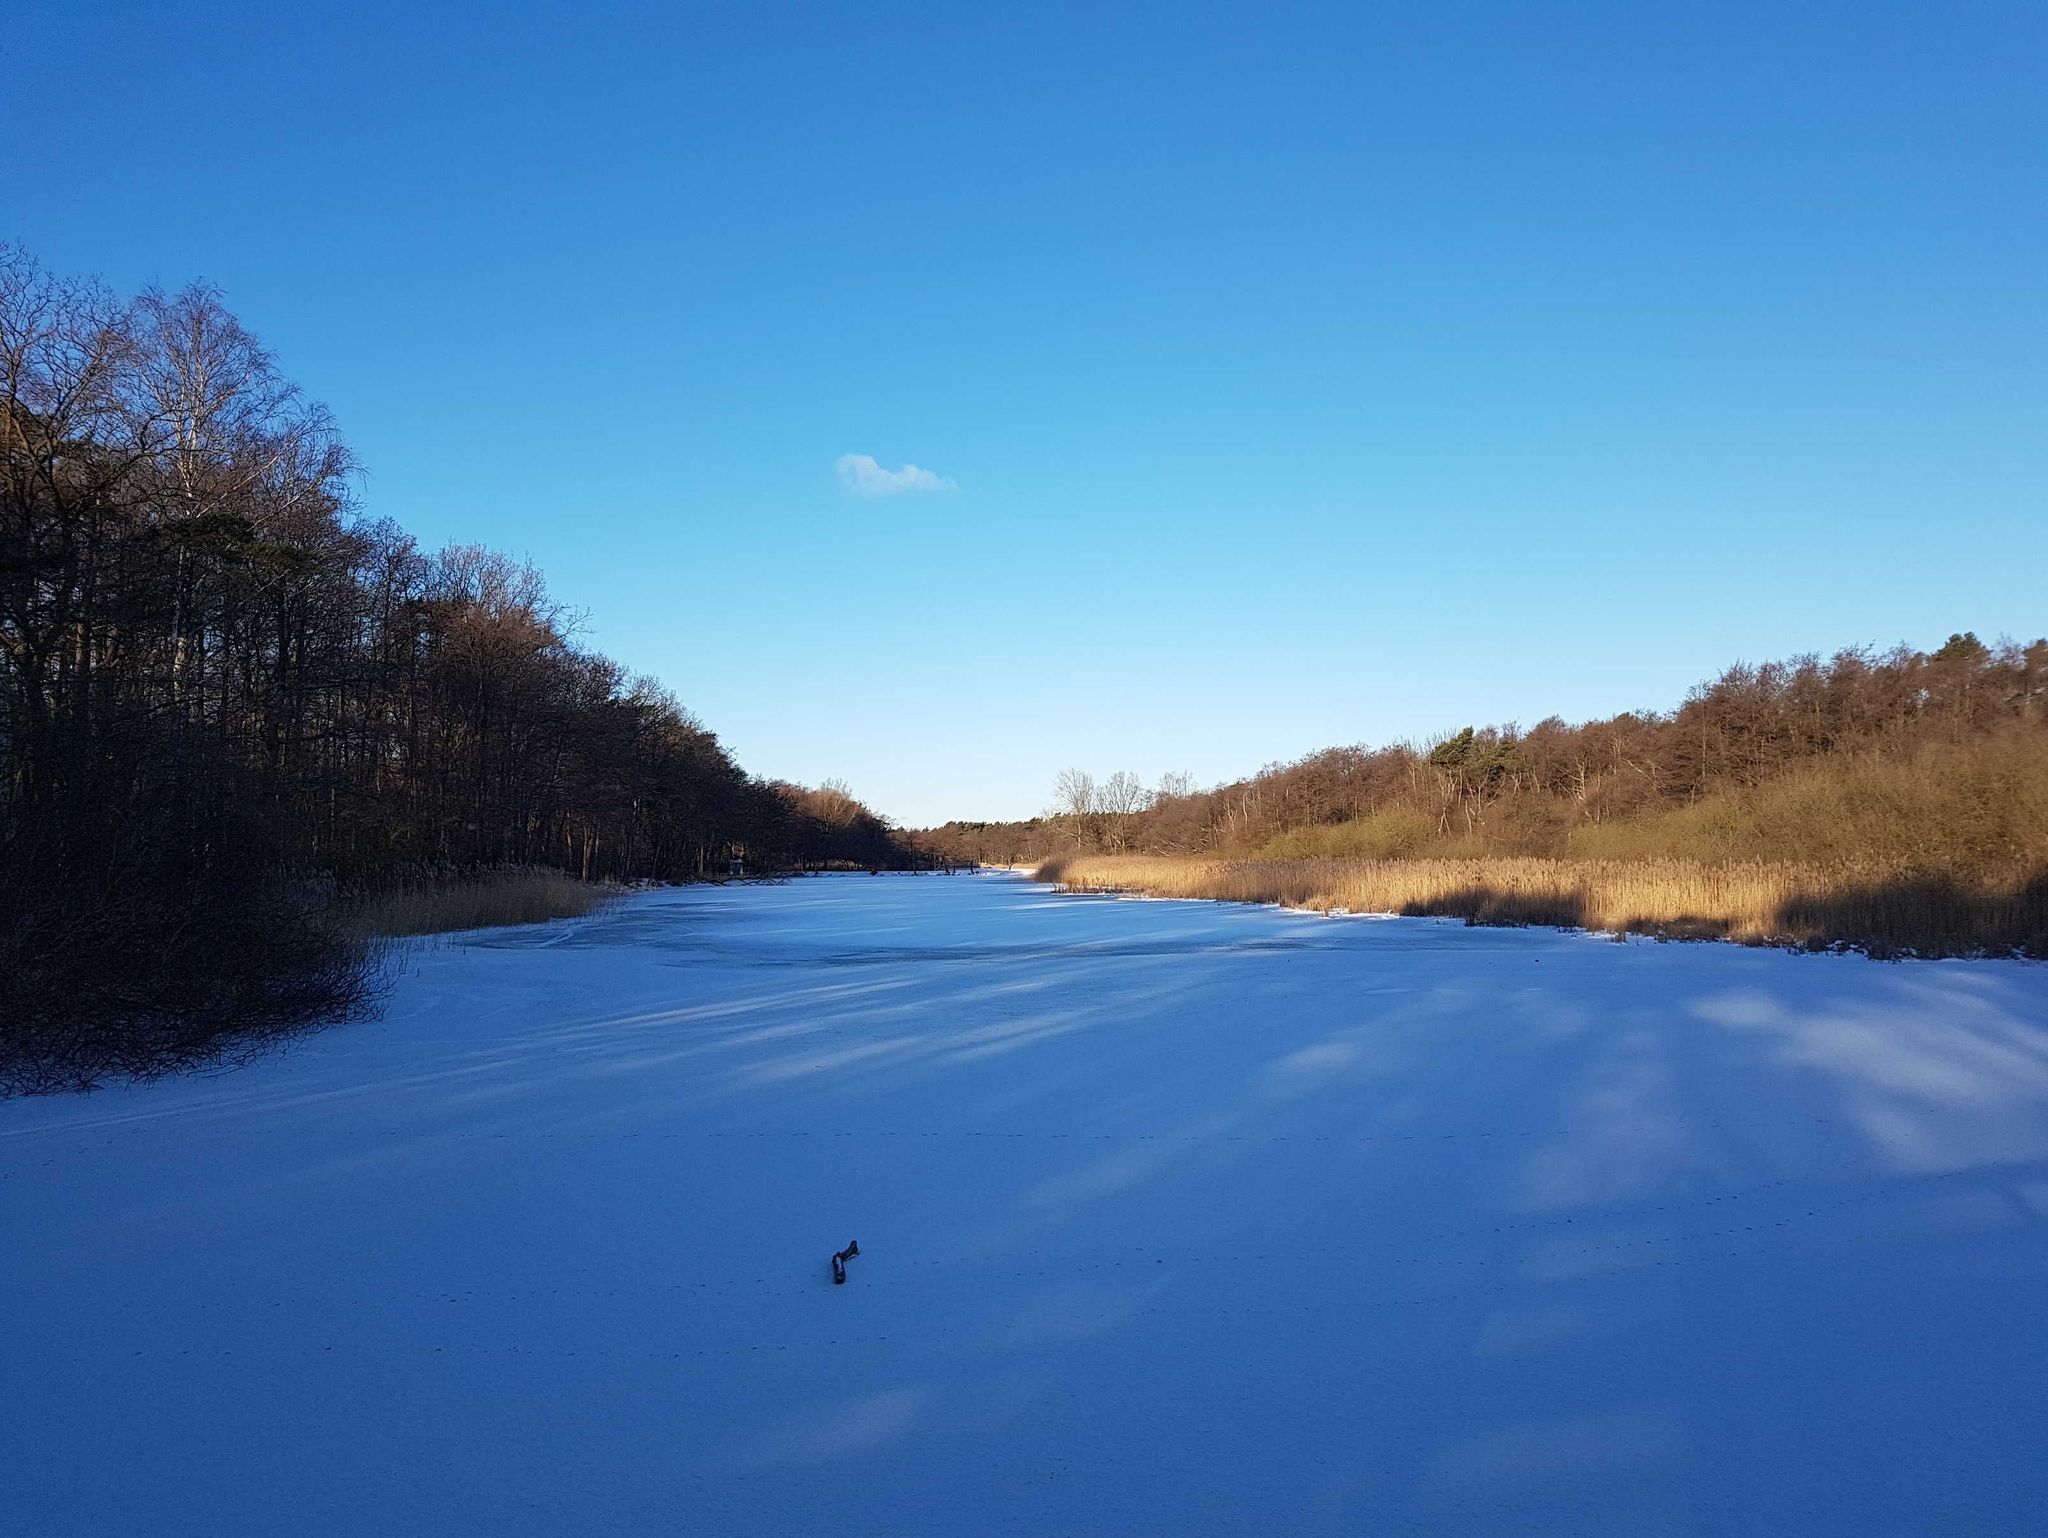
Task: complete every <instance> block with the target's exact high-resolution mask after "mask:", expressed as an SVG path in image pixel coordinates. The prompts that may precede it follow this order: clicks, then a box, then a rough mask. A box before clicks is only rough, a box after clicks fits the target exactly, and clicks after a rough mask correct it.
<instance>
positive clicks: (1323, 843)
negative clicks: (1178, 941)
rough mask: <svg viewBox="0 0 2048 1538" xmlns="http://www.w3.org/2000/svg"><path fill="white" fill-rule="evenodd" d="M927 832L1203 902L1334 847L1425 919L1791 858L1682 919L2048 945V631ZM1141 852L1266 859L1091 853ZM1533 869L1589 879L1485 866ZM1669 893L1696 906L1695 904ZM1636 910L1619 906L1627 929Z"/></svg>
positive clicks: (1841, 662) (1130, 784)
mask: <svg viewBox="0 0 2048 1538" xmlns="http://www.w3.org/2000/svg"><path fill="white" fill-rule="evenodd" d="M922 837H924V838H925V839H926V840H927V841H928V842H929V843H930V844H931V846H932V847H933V848H934V849H936V850H939V851H941V852H943V853H944V854H946V855H948V856H950V857H953V858H971V859H978V860H982V861H985V862H989V863H994V864H1004V865H1015V864H1043V863H1044V862H1047V861H1055V862H1065V864H1064V865H1062V866H1061V867H1060V868H1061V869H1063V870H1065V871H1067V872H1069V873H1072V872H1074V871H1085V870H1092V871H1093V872H1094V875H1093V877H1092V878H1090V879H1096V880H1100V881H1102V882H1104V883H1105V884H1138V885H1142V886H1144V888H1145V889H1147V890H1159V891H1165V890H1172V891H1178V892H1181V893H1183V895H1216V894H1219V893H1222V892H1225V891H1227V892H1229V893H1231V894H1236V895H1247V896H1253V895H1260V894H1266V893H1272V894H1282V895H1285V896H1286V900H1298V901H1310V900H1316V901H1327V902H1336V901H1338V900H1339V899H1338V898H1336V897H1333V896H1331V893H1332V892H1333V891H1334V890H1335V881H1334V875H1333V872H1331V871H1330V870H1327V869H1324V868H1322V866H1321V864H1319V862H1333V861H1345V862H1352V864H1353V865H1359V864H1376V865H1385V866H1388V867H1389V868H1387V869H1375V870H1373V871H1369V872H1368V871H1364V870H1362V869H1349V870H1347V872H1346V873H1345V874H1344V877H1343V881H1344V889H1345V891H1346V892H1347V893H1350V894H1352V897H1351V898H1350V899H1349V900H1355V901H1359V902H1372V903H1379V902H1383V901H1391V900H1392V899H1389V898H1386V897H1384V896H1381V897H1375V896H1372V895H1370V894H1374V893H1380V894H1386V893H1394V892H1398V893H1413V894H1414V895H1412V896H1406V897H1402V898H1401V899H1400V901H1401V902H1404V903H1412V904H1416V905H1418V906H1416V908H1415V911H1427V912H1468V913H1479V912H1482V911H1491V910H1488V909H1487V904H1486V901H1485V897H1486V893H1487V892H1491V891H1494V890H1495V888H1498V889H1499V890H1500V891H1501V892H1505V891H1506V890H1507V889H1508V888H1509V887H1514V888H1515V889H1516V890H1518V891H1522V892H1524V893H1525V894H1526V893H1529V892H1535V891H1539V890H1540V891H1541V892H1542V893H1544V894H1547V895H1544V896H1543V897H1542V898H1541V899H1540V901H1539V900H1535V899H1530V900H1529V901H1523V900H1520V899H1517V900H1516V901H1506V900H1505V899H1504V900H1503V902H1502V903H1501V904H1499V905H1497V906H1498V909H1499V911H1500V912H1501V913H1502V914H1504V915H1514V914H1520V915H1523V916H1527V915H1529V914H1531V913H1534V912H1537V911H1541V912H1543V913H1546V914H1550V915H1553V916H1555V915H1558V914H1567V915H1568V914H1570V913H1571V912H1573V911H1574V905H1578V906H1579V907H1583V906H1584V905H1585V904H1586V903H1587V902H1593V903H1594V904H1595V906H1600V905H1601V903H1602V902H1603V901H1604V899H1600V898H1598V897H1597V895H1596V896H1590V897H1589V896H1588V895H1587V892H1586V890H1585V883H1586V882H1587V881H1588V880H1590V879H1591V874H1592V871H1593V868H1594V867H1595V866H1598V867H1600V868H1601V869H1602V870H1604V871H1607V872H1609V874H1608V875H1606V876H1604V877H1603V878H1602V879H1603V881H1604V882H1605V883H1606V888H1608V889H1612V888H1614V886H1615V883H1616V882H1618V881H1620V880H1621V868H1623V867H1633V868H1636V870H1635V874H1634V875H1633V876H1632V877H1629V879H1628V881H1627V883H1626V885H1627V886H1628V888H1629V895H1628V897H1627V899H1626V902H1627V903H1630V904H1640V903H1641V902H1642V901H1643V900H1644V899H1643V891H1642V889H1643V887H1644V880H1643V872H1642V871H1641V869H1640V867H1643V866H1645V865H1648V864H1652V863H1656V864H1660V865H1664V866H1678V867H1683V870H1682V871H1679V872H1677V873H1673V874H1669V875H1668V879H1665V880H1664V881H1663V882H1662V883H1661V884H1662V886H1663V887H1665V888H1668V889H1672V890H1676V889H1678V888H1683V889H1684V891H1685V892H1686V894H1687V895H1686V897H1685V899H1684V902H1685V903H1686V904H1694V905H1696V904H1697V902H1698V896H1697V888H1698V882H1697V881H1696V880H1695V877H1694V874H1693V872H1694V871H1695V868H1698V867H1705V868H1710V869H1711V868H1724V867H1731V866H1735V865H1754V866H1771V867H1775V868H1777V873H1776V874H1774V875H1771V876H1769V877H1768V878H1765V877H1758V878H1756V879H1754V880H1749V887H1750V888H1754V890H1749V891H1746V892H1745V895H1744V896H1743V897H1742V898H1741V899H1740V900H1739V902H1735V906H1736V907H1740V908H1741V910H1742V912H1741V914H1740V915H1737V914H1736V913H1734V912H1733V911H1732V909H1731V910H1730V911H1725V912H1724V911H1720V910H1719V909H1718V908H1717V909H1715V910H1714V911H1705V912H1694V911H1691V910H1690V909H1686V911H1684V912H1683V913H1679V914H1678V916H1679V917H1681V918H1683V919H1684V920H1685V922H1687V923H1692V924H1695V925H1696V926H1698V927H1702V928H1703V932H1714V930H1715V926H1720V932H1738V931H1739V932H1742V933H1745V934H1753V935H1754V936H1755V937H1758V938H1777V937H1779V936H1780V934H1781V933H1782V934H1789V935H1791V936H1793V937H1795V938H1799V939H1801V940H1805V941H1826V940H1830V939H1845V938H1847V939H1855V938H1857V926H1859V925H1861V926H1863V931H1862V932H1863V933H1865V934H1867V935H1876V934H1879V933H1882V934H1884V935H1888V936H1892V937H1893V939H1892V940H1890V941H1887V942H1886V943H1896V944H1900V945H1905V944H1911V943H1914V939H1913V937H1915V936H1934V937H1936V938H1925V939H1922V940H1921V941H1920V942H1919V943H1921V944H1922V945H1923V946H1933V947H1939V948H1943V949H1946V950H1948V951H1967V950H1968V949H1970V948H1971V947H1972V945H1973V943H1974V942H1973V941H1972V940H1971V938H1970V937H1971V936H1980V937H1981V938H1982V944H1983V947H1984V948H1992V949H2035V950H2038V948H2039V944H2040V940H2039V935H2040V932H2041V931H2042V929H2043V927H2044V926H2043V921H2042V918H2041V914H2042V912H2043V911H2048V641H2041V640H2035V641H2031V642H2027V643H2024V644H2022V643H2014V642H2009V641H2001V642H1998V643H1996V644H1992V645H1987V644H1985V643H1984V642H1982V641H1980V640H1979V639H1978V638H1977V637H1976V636H1975V635H1974V634H1971V633H1967V632H1965V633H1960V634H1956V635H1952V636H1951V637H1949V639H1948V640H1947V642H1946V643H1944V644H1943V645H1941V646H1939V647H1937V648H1935V649H1934V650H1932V651H1916V650H1912V649H1910V648H1907V647H1904V646H1900V647H1896V648H1894V649H1892V650H1890V651H1884V652H1879V651H1876V650H1873V649H1870V648H1867V647H1856V648H1850V649H1847V650H1844V651H1840V652H1837V653H1836V654H1835V655H1834V656H1832V657H1830V658H1826V659H1822V658H1819V657H1813V656H1807V657H1796V658H1792V659H1790V660H1789V661H1784V662H1772V663H1765V664H1763V665H1761V666H1749V665H1738V666H1736V667H1732V668H1729V669H1728V670H1727V671H1726V672H1724V673H1722V674H1721V675H1720V676H1719V677H1718V678H1715V679H1713V680H1712V681H1711V682H1708V683H1705V684H1702V685H1700V686H1699V687H1698V688H1696V689H1694V690H1693V691H1692V692H1691V693H1690V694H1689V695H1688V696H1687V698H1686V699H1685V700H1684V702H1683V703H1681V704H1680V705H1679V706H1678V707H1677V708H1676V709H1674V710H1671V711H1669V712H1657V711H1634V712H1627V713H1624V714H1622V715H1618V716H1614V717H1611V718H1609V719H1606V720H1599V721H1591V722H1587V723H1584V724H1582V725H1577V726H1573V725H1569V724H1567V723H1566V722H1564V721H1562V720H1560V719H1558V718H1556V717H1550V718H1548V719H1545V720H1543V721H1541V722H1539V723H1538V724H1537V725H1535V726H1533V727H1531V728H1529V729H1528V730H1526V731H1525V730H1521V729H1519V728H1517V727H1515V726H1499V727H1486V728H1473V727H1465V728H1462V729H1460V730H1458V731H1457V732H1455V733H1451V734H1449V735H1446V736H1444V737H1441V738H1439V739H1437V740H1436V741H1434V742H1431V743H1426V744H1421V745H1412V744H1397V745H1395V746H1392V747H1385V748H1377V749H1374V748H1365V747H1345V748H1329V749H1326V750H1324V751H1322V752H1319V753H1312V754H1309V755H1308V756H1307V757H1305V758H1302V759H1299V760H1297V761H1295V762H1293V763H1285V764H1275V765H1271V766H1268V767H1267V768H1265V769H1263V770H1261V771H1260V772H1259V773H1258V774H1255V775H1252V776H1250V777H1249V778H1246V779H1243V780H1239V781H1236V782H1234V783H1232V784H1228V785H1223V786H1219V787H1217V788H1215V789H1213V790H1195V789H1193V788H1192V787H1190V786H1189V785H1188V784H1187V783H1186V778H1185V776H1173V777H1170V778H1169V780H1168V781H1167V782H1165V783H1163V784H1162V785H1161V786H1160V787H1159V788H1157V789H1154V790H1149V791H1148V790H1146V789H1145V788H1144V787H1142V786H1141V785H1139V784H1138V782H1137V781H1136V779H1135V777H1133V776H1130V775H1128V774H1120V775H1116V776H1112V777H1111V778H1110V779H1108V780H1105V781H1102V782H1100V783H1098V782H1097V781H1095V780H1094V779H1093V777H1092V776H1090V775H1088V774H1086V773H1085V772H1082V771H1080V770H1068V771H1067V772H1065V773H1064V774H1062V775H1061V776H1060V779H1059V783H1058V786H1057V789H1056V805H1055V807H1054V809H1053V810H1052V811H1050V812H1048V813H1047V814H1046V815H1045V816H1043V817H1039V818H1034V819H1031V820H1029V821H1025V822H1011V823H964V822H956V823H951V824H948V825H947V826H945V827H943V828H939V829H934V830H932V831H930V832H928V833H926V834H924V835H922ZM1122 856H1177V857H1182V858H1183V859H1186V858H1190V857H1197V856H1200V857H1213V858H1214V859H1220V860H1226V861H1235V862H1239V863H1240V864H1246V863H1250V864H1261V865H1263V866H1266V867H1269V868H1267V869H1264V870H1262V871H1260V872H1257V873H1253V872H1249V871H1247V870H1243V869H1240V870H1235V871H1233V872H1231V873H1230V874H1229V875H1228V877H1227V878H1226V877H1225V876H1224V875H1222V874H1212V875H1210V876H1204V877H1195V876H1190V875H1188V874H1187V873H1186V872H1185V871H1182V872H1179V873H1177V874H1168V873H1167V872H1166V871H1165V869H1164V867H1159V866H1152V867H1143V868H1142V869H1143V871H1144V872H1145V874H1144V875H1143V879H1142V880H1140V877H1139V875H1138V874H1137V873H1138V872H1139V870H1140V869H1141V868H1140V867H1136V866H1126V867H1121V868H1120V869H1121V871H1122V874H1121V875H1114V874H1112V873H1111V868H1110V867H1106V866H1102V865H1094V866H1087V865H1085V864H1084V865H1076V864H1075V863H1074V862H1076V861H1077V860H1078V861H1082V862H1086V861H1087V860H1089V859H1091V858H1095V859H1100V858H1102V857H1112V858H1113V857H1122ZM1517 860H1519V861H1523V862H1531V861H1542V862H1563V863H1564V864H1567V865H1569V866H1571V867H1572V869H1571V870H1559V869H1548V870H1546V871H1544V872H1543V873H1542V874H1541V877H1540V879H1538V877H1537V875H1536V874H1534V870H1535V868H1534V867H1533V866H1531V865H1528V864H1526V863H1525V864H1524V865H1522V866H1518V867H1515V868H1513V869H1512V870H1508V869H1503V870H1502V871H1501V872H1499V873H1498V880H1496V881H1495V882H1494V884H1493V886H1492V887H1485V888H1484V890H1482V886H1483V883H1481V882H1480V879H1479V877H1480V872H1479V870H1478V866H1479V865H1480V864H1481V863H1483V862H1499V861H1517ZM1424 861H1430V862H1447V863H1440V864H1438V865H1437V866H1435V867H1434V868H1433V873H1432V874H1431V875H1430V876H1429V879H1428V880H1426V881H1424V880H1421V873H1420V872H1418V871H1416V870H1406V871H1400V872H1396V871H1394V870H1393V869H1392V868H1391V866H1392V865H1393V864H1395V863H1400V862H1409V863H1413V862H1424ZM1460 862H1463V863H1460ZM1282 865H1284V866H1287V867H1288V868H1287V869H1285V870H1282V869H1280V866H1282ZM1716 879H1721V878H1716ZM1745 879H1748V878H1745ZM1759 883H1761V885H1759ZM1726 884H1727V883H1726V881H1725V879H1721V885H1722V886H1725V885H1726ZM1850 890H1853V891H1858V892H1862V893H1864V894H1866V896H1868V897H1869V898H1870V901H1879V899H1882V902H1881V904H1880V905H1881V906H1884V907H1885V909H1886V911H1887V912H1890V911H1891V910H1892V909H1894V908H1897V909H1898V910H1899V913H1898V914H1897V915H1895V916H1894V917H1893V918H1890V919H1886V920H1885V921H1884V922H1883V923H1882V924H1877V925H1876V927H1874V928H1873V927H1872V925H1873V924H1874V923H1875V921H1872V920H1868V919H1866V918H1863V917H1855V918H1850V917H1843V918H1842V919H1840V921H1839V922H1837V921H1834V920H1830V919H1829V918H1828V917H1827V916H1826V913H1825V911H1824V910H1825V908H1826V902H1824V901H1823V899H1824V898H1826V897H1827V894H1831V893H1839V892H1842V891H1850ZM1717 891H1719V888H1717ZM1943 892H1947V893H1950V894H1952V897H1951V898H1948V899H1944V898H1942V897H1940V895H1939V894H1941V893H1943ZM1759 893H1769V894H1777V895H1775V896H1771V897H1770V900H1769V901H1768V902H1766V901H1765V898H1764V897H1763V896H1760V895H1758V894H1759ZM1559 894H1564V895H1559ZM1901 894H1911V895H1910V897H1908V896H1906V895H1901ZM1894 899H1896V900H1894ZM1269 900H1272V899H1269ZM1828 900H1830V901H1831V900H1832V899H1828ZM1616 901H1617V902H1620V901H1622V899H1620V898H1617V899H1616ZM1731 901H1734V900H1733V899H1731V898H1730V897H1728V895H1727V894H1726V893H1722V894H1721V895H1719V896H1716V897H1714V898H1713V899H1712V903H1713V904H1719V905H1720V907H1721V908H1728V906H1729V904H1730V902H1731ZM1859 901H1860V900H1859ZM1670 906H1673V908H1674V912H1677V909H1678V907H1679V906H1681V905H1679V903H1678V899H1677V898H1675V897H1674V898H1673V899H1672V903H1671V904H1670ZM1710 906H1711V904H1710ZM1868 906H1869V904H1868V903H1867V902H1866V903H1862V905H1861V906H1859V907H1857V908H1856V909H1855V913H1857V914H1862V913H1864V912H1865V910H1866V909H1867V908H1868ZM1936 908H1940V909H1942V912H1941V913H1940V914H1939V915H1937V914H1936V913H1935V909H1936ZM1962 909H1968V913H1967V914H1965V915H1964V916H1963V917H1958V916H1957V914H1958V912H1960V911H1961V910H1962ZM1766 910H1768V911H1766ZM1781 910H1782V911H1781ZM1615 911H1617V912H1621V910H1619V909H1617V910H1615ZM1787 913H1791V914H1796V915H1801V916H1800V917H1797V918H1788V917H1784V914H1787ZM1915 913H1919V914H1921V915H1922V916H1921V917H1914V916H1913V915H1914V914H1915ZM1816 915H1818V916H1816ZM1628 917H1629V914H1628V913H1627V912H1621V918H1620V924H1621V927H1627V921H1628ZM1557 921H1559V922H1571V921H1572V920H1571V919H1570V918H1569V917H1566V918H1559V919H1558V920H1557ZM1649 923H1650V921H1649V920H1646V921H1645V924H1646V927H1647V926H1648V925H1649ZM1679 927H1683V925H1680V926H1679ZM1871 943H1876V942H1875V941H1872V942H1871Z"/></svg>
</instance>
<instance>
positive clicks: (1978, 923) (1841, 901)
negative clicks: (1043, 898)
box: [1037, 855, 2048, 956]
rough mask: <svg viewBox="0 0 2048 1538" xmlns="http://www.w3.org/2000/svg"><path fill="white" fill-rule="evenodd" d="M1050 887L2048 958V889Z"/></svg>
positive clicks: (1305, 863) (1725, 875)
mask: <svg viewBox="0 0 2048 1538" xmlns="http://www.w3.org/2000/svg"><path fill="white" fill-rule="evenodd" d="M1037 874H1038V879H1039V880H1041V881H1052V882H1056V883H1058V884H1059V885H1061V886H1063V887H1066V888H1068V889H1070V890H1076V891H1114V892H1134V893H1141V894H1143V895H1145V896H1149V897H1195V898H1213V899H1218V900H1221V901H1225V902H1256V903H1281V904H1284V905H1286V906H1288V907H1291V908H1311V909H1317V910H1321V911H1324V912H1349V913H1399V914H1411V915H1424V914H1440V915H1446V916H1449V917H1453V918H1462V919H1464V920H1465V921H1466V922H1467V923H1472V924H1549V925H1557V926H1560V927H1565V928H1578V929H1592V930H1599V931H1603V932H1607V933H1612V934H1645V935H1657V936H1660V937H1663V938H1668V939H1689V940H1705V939H1716V940H1738V941H1742V942H1743V943H1745V944H1750V945H1796V946H1806V947H1812V948H1821V947H1829V946H1844V947H1850V948H1854V949H1858V950H1867V951H1869V952H1870V953H1871V954H1872V955H1880V956H1900V955H1917V956H1976V955H1999V956H2010V955H2032V956H2048V878H2044V877H2035V878H2034V879H2033V880H2032V881H2031V882H2027V883H2023V884H2022V883H2014V884H2007V885H1995V884H1984V885H1976V884H1970V883H1967V882H1962V881H1958V880H1956V879H1954V878H1950V877H1946V876H1940V875H1915V874H1896V875H1856V874H1849V873H1842V872H1828V871H1822V870H1818V869H1812V868H1807V867H1801V866H1797V865H1764V864H1750V865H1696V864H1690V863H1685V862H1681V861H1675V860H1661V861H1649V860H1645V861H1629V860H1585V861H1580V860H1538V859H1475V860H1333V859H1307V860H1231V859H1220V858H1208V857H1168V856H1159V855H1074V856H1068V857H1064V858H1058V859H1053V860H1049V861H1047V862H1046V863H1045V864H1044V865H1042V866H1040V867H1039V869H1038V873H1037Z"/></svg>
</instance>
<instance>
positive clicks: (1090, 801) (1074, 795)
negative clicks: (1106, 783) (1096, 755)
mask: <svg viewBox="0 0 2048 1538" xmlns="http://www.w3.org/2000/svg"><path fill="white" fill-rule="evenodd" d="M1095 810H1096V804H1095V776H1094V775H1092V774H1090V773H1089V772H1088V771H1087V770H1086V769H1062V770H1061V771H1060V774H1059V778H1058V779H1056V780H1054V781H1053V784H1052V811H1053V815H1054V816H1055V817H1086V816H1088V815H1089V814H1090V813H1091V812H1093V811H1095Z"/></svg>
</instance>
